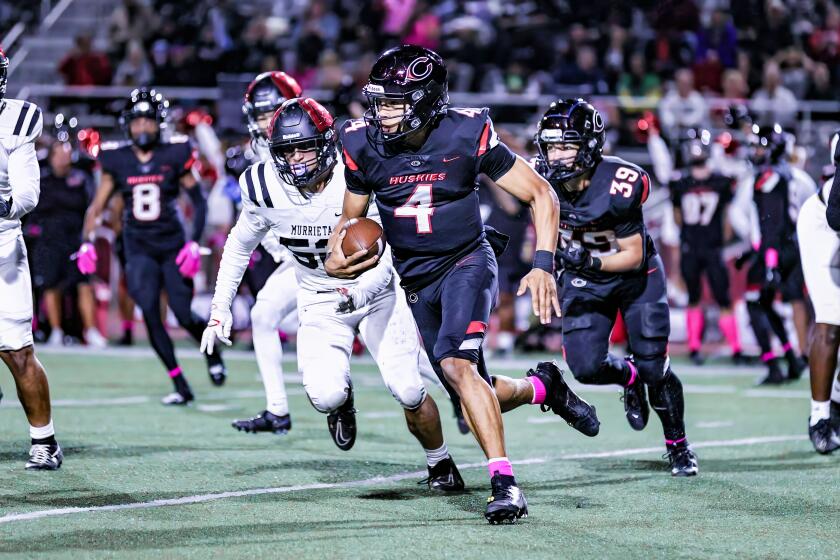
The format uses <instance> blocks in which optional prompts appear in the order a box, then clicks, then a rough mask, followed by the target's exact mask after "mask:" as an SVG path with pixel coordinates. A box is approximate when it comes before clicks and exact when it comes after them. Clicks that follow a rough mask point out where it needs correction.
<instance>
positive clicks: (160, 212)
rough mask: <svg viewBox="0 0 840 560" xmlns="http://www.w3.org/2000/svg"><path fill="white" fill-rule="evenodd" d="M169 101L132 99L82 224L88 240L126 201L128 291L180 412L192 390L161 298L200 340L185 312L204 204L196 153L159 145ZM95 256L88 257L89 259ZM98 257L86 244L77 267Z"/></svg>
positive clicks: (195, 322)
mask: <svg viewBox="0 0 840 560" xmlns="http://www.w3.org/2000/svg"><path fill="white" fill-rule="evenodd" d="M167 107H168V102H167V101H166V100H165V99H164V98H163V96H162V95H161V94H160V93H157V92H156V91H155V90H148V89H145V88H140V89H136V90H134V91H133V92H132V93H131V97H130V98H129V100H128V103H127V105H126V109H125V111H124V112H123V113H122V115H121V117H120V122H121V125H122V127H123V129H124V131H125V133H126V135H127V136H128V138H129V140H130V141H131V142H130V144H129V145H126V146H123V147H121V148H117V149H115V150H103V151H102V153H101V154H100V161H101V163H102V181H101V183H100V185H99V189H98V190H97V192H96V196H95V198H94V200H93V203H92V204H91V206H90V208H89V209H88V213H87V216H86V218H85V232H84V233H85V238H88V236H89V235H90V233H91V232H92V231H93V228H94V226H95V225H96V221H97V218H99V216H100V215H101V213H102V211H103V210H104V208H105V205H106V204H107V202H108V199H109V198H110V196H111V195H112V194H113V193H114V192H118V193H119V194H121V195H122V197H123V199H124V201H125V210H124V212H123V222H124V224H123V231H122V237H123V244H124V247H125V258H126V267H125V274H126V279H127V283H128V291H129V293H130V294H131V297H132V298H133V299H134V301H135V302H136V303H137V305H138V306H139V307H140V310H141V311H142V312H143V319H144V321H145V322H146V329H147V330H148V331H149V339H150V341H151V344H152V347H153V348H154V349H155V352H156V353H157V355H158V357H159V358H160V359H161V361H162V362H163V364H164V366H165V367H166V369H167V370H168V372H169V376H170V378H171V379H172V382H173V383H174V385H175V392H174V393H171V394H169V395H167V396H166V397H164V398H163V400H162V402H163V404H165V405H184V404H187V403H189V402H190V401H192V400H193V394H192V391H191V390H190V386H189V384H188V383H187V380H186V378H185V377H184V374H183V372H182V371H181V368H180V366H178V362H177V361H176V359H175V349H174V347H173V345H172V339H171V338H169V334H168V333H167V332H166V327H165V326H164V324H163V319H162V318H161V313H160V292H161V289H162V288H164V289H166V293H167V295H168V297H169V306H170V308H171V309H172V311H173V312H174V313H175V317H176V318H177V319H178V323H179V324H180V325H181V326H182V327H183V328H184V329H186V330H187V331H188V332H189V333H190V335H191V336H192V337H193V338H194V339H195V340H196V341H201V334H202V333H203V332H204V327H205V324H206V321H205V320H204V319H202V318H200V317H199V316H198V315H196V314H195V313H193V312H192V311H191V309H190V306H191V303H192V295H193V284H192V277H193V276H195V274H196V272H198V269H199V263H200V261H199V258H200V257H199V246H198V241H199V239H200V238H201V234H202V231H203V230H204V223H205V217H206V213H207V201H206V200H205V198H204V195H203V194H202V192H201V188H200V186H199V184H198V181H197V180H196V178H195V176H194V175H193V174H192V166H193V162H194V158H195V156H194V154H193V151H192V148H191V147H190V145H189V144H188V143H186V142H182V143H164V142H162V141H161V139H160V133H161V125H162V124H163V123H164V122H165V119H166V113H167ZM181 188H183V189H184V190H185V191H186V192H187V194H188V195H189V197H190V200H191V202H192V204H193V207H194V209H195V217H194V219H193V231H192V234H191V236H190V239H189V240H187V239H186V238H185V235H184V227H183V224H182V223H181V218H180V215H179V212H178V207H177V199H178V196H179V194H180V193H181ZM92 256H93V258H91V257H92ZM91 260H92V261H94V262H95V251H94V249H93V246H92V245H91V244H90V243H85V244H83V245H82V248H81V249H80V250H79V257H78V263H79V267H80V269H81V270H82V272H87V271H88V267H89V265H90V261H91ZM207 365H208V373H209V375H210V380H211V381H212V383H213V384H214V385H217V386H218V385H222V384H224V382H225V379H226V372H225V366H224V362H222V358H221V355H220V354H219V353H218V350H217V351H216V353H214V354H212V355H210V356H208V357H207Z"/></svg>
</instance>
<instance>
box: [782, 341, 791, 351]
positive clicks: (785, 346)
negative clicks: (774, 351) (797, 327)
mask: <svg viewBox="0 0 840 560" xmlns="http://www.w3.org/2000/svg"><path fill="white" fill-rule="evenodd" d="M782 350H784V351H785V353H787V352H790V351H791V350H793V344H791V343H790V341H787V342H785V345H784V346H782Z"/></svg>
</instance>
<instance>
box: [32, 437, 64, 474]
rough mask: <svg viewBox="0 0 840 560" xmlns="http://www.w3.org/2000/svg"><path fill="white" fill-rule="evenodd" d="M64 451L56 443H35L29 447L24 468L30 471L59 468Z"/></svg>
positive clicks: (62, 460)
mask: <svg viewBox="0 0 840 560" xmlns="http://www.w3.org/2000/svg"><path fill="white" fill-rule="evenodd" d="M63 462H64V453H63V452H62V451H61V446H60V445H58V444H57V443H54V444H51V445H50V444H43V443H35V444H33V445H32V447H30V448H29V460H28V461H27V462H26V469H27V470H30V471H55V470H58V469H60V468H61V463H63Z"/></svg>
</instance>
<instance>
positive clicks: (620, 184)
mask: <svg viewBox="0 0 840 560" xmlns="http://www.w3.org/2000/svg"><path fill="white" fill-rule="evenodd" d="M638 178H639V173H638V172H637V171H635V170H634V169H630V168H629V167H619V168H618V169H616V171H615V179H613V182H612V185H610V194H612V195H615V194H620V195H622V196H623V197H624V198H630V197H631V196H632V195H633V183H635V182H636V179H638Z"/></svg>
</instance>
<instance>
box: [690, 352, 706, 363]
mask: <svg viewBox="0 0 840 560" xmlns="http://www.w3.org/2000/svg"><path fill="white" fill-rule="evenodd" d="M688 358H689V359H690V360H691V363H693V364H694V365H695V366H702V365H703V364H704V363H705V362H706V358H704V357H703V355H702V354H701V353H700V352H698V351H697V350H692V351H691V353H690V354H689V355H688Z"/></svg>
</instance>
